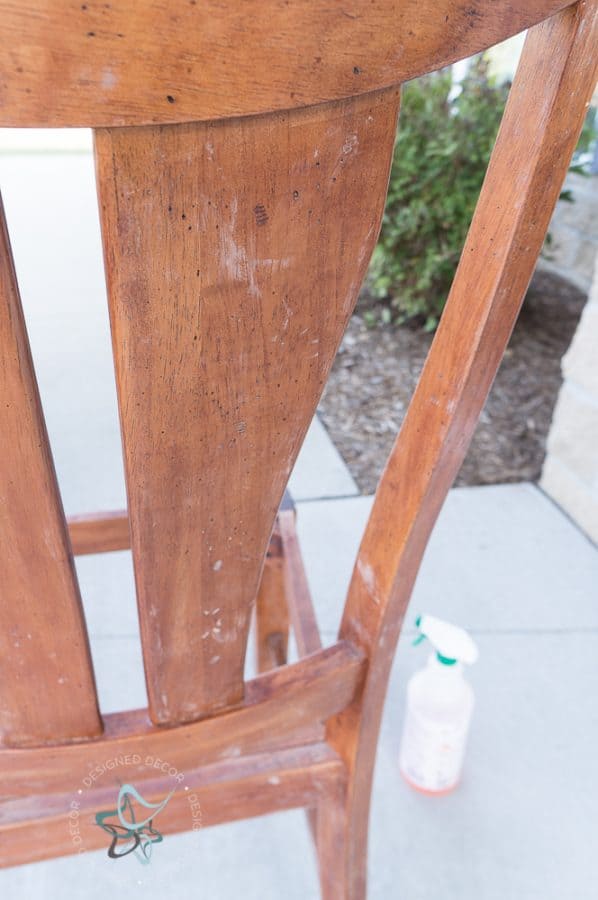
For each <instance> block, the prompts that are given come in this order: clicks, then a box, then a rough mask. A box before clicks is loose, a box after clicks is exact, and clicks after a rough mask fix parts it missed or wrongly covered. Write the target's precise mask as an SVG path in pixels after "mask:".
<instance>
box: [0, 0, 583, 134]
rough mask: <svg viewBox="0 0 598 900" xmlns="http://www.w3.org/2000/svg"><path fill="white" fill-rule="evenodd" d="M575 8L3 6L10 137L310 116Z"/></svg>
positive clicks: (132, 2)
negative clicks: (27, 132) (312, 110)
mask: <svg viewBox="0 0 598 900" xmlns="http://www.w3.org/2000/svg"><path fill="white" fill-rule="evenodd" d="M569 5H571V2H570V0H527V2H526V3H520V2H518V0H500V2H496V0H468V2H459V0H372V2H367V3H366V2H364V0H346V2H342V3H341V2H331V0H328V2H324V0H301V2H300V3H289V2H288V0H243V2H242V3H239V2H238V0H184V2H181V0H178V2H176V3H173V2H171V0H152V2H144V3H139V2H138V0H124V2H120V3H118V4H114V5H113V4H111V3H107V2H97V0H87V2H80V0H76V2H75V0H18V2H17V0H6V2H1V0H0V85H1V87H0V125H2V126H18V127H76V126H79V127H100V126H107V127H110V126H112V127H114V126H123V125H145V124H168V123H175V122H189V121H202V120H209V119H220V118H228V117H232V116H244V115H255V114H259V113H265V112H272V111H275V110H283V109H292V108H294V107H301V106H310V105H314V104H317V103H324V102H327V101H332V100H338V99H341V98H345V97H351V96H355V95H357V94H362V93H366V92H368V91H373V90H377V89H379V88H383V87H386V86H389V85H392V84H397V83H400V82H404V81H408V80H409V79H411V78H414V77H416V76H417V75H422V74H424V73H425V72H430V71H433V70H435V69H439V68H442V67H443V66H446V65H448V64H450V63H453V62H455V61H456V60H458V59H461V58H463V57H466V56H469V55H471V54H472V53H476V52H478V51H480V50H484V49H486V48H487V47H490V46H492V45H493V44H495V43H498V42H499V41H502V40H504V39H505V38H508V37H510V36H511V35H513V34H517V33H518V32H520V31H523V30H524V29H526V28H528V27H530V26H531V25H534V24H536V23H538V22H540V21H542V20H543V19H546V18H548V17H549V16H551V15H553V14H554V13H556V12H557V11H558V10H560V9H563V8H564V7H566V6H569Z"/></svg>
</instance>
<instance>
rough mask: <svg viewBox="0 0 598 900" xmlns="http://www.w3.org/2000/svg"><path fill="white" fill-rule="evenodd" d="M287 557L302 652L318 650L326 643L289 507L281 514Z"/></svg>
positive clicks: (286, 572)
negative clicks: (321, 633) (323, 640)
mask: <svg viewBox="0 0 598 900" xmlns="http://www.w3.org/2000/svg"><path fill="white" fill-rule="evenodd" d="M278 521H279V529H280V537H281V541H282V558H283V560H284V583H285V587H286V590H285V596H286V601H287V606H288V610H289V614H290V619H291V623H292V626H293V633H294V635H295V642H296V644H297V651H298V653H299V656H307V655H308V654H309V653H315V651H316V650H319V649H320V648H321V647H322V641H321V639H320V630H319V628H318V621H317V619H316V613H315V610H314V607H313V603H312V599H311V593H310V590H309V585H308V583H307V575H306V573H305V568H304V566H303V559H302V557H301V548H300V547H299V539H298V537H297V530H296V528H295V512H294V511H293V510H285V511H284V512H281V513H280V514H279V516H278Z"/></svg>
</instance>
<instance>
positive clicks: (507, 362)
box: [319, 272, 586, 494]
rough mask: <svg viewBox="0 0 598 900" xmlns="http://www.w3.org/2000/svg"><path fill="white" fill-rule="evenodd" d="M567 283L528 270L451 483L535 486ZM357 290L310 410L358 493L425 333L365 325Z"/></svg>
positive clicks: (401, 401) (575, 296) (397, 414)
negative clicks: (513, 321) (521, 299)
mask: <svg viewBox="0 0 598 900" xmlns="http://www.w3.org/2000/svg"><path fill="white" fill-rule="evenodd" d="M585 299H586V298H585V296H584V294H583V293H582V292H581V291H579V290H578V289H577V288H575V287H574V286H573V285H571V284H569V283H568V282H566V281H564V280H563V279H561V278H558V277H557V276H555V275H552V274H549V273H547V272H537V273H536V274H535V276H534V278H533V281H532V284H531V286H530V289H529V291H528V294H527V297H526V300H525V303H524V305H523V309H522V312H521V315H520V317H519V321H518V323H517V325H516V327H515V330H514V332H513V336H512V338H511V341H510V344H509V347H508V349H507V352H506V355H505V358H504V360H503V362H502V365H501V367H500V370H499V373H498V375H497V378H496V381H495V383H494V386H493V388H492V391H491V393H490V396H489V398H488V401H487V403H486V406H485V408H484V411H483V412H482V416H481V419H480V422H479V423H478V427H477V430H476V432H475V434H474V437H473V441H472V444H471V447H470V449H469V452H468V455H467V457H466V459H465V462H464V463H463V466H462V468H461V471H460V473H459V476H458V478H457V482H456V483H457V484H460V485H472V484H495V483H499V482H503V483H504V482H510V481H535V480H537V479H538V478H539V476H540V472H541V469H542V463H543V460H544V453H545V447H546V437H547V434H548V430H549V427H550V422H551V419H552V413H553V409H554V405H555V403H556V399H557V394H558V391H559V388H560V385H561V381H562V378H561V369H560V362H561V357H562V356H563V354H564V353H565V351H566V350H567V348H568V346H569V344H570V342H571V339H572V337H573V334H574V332H575V328H576V326H577V322H578V320H579V316H580V314H581V311H582V309H583V306H584V303H585ZM372 303H373V301H372V300H371V299H370V298H369V297H368V296H367V294H363V295H362V297H361V298H360V301H359V303H358V306H357V310H356V313H355V315H354V316H353V318H352V319H351V322H350V324H349V327H348V329H347V333H346V334H345V337H344V339H343V342H342V345H341V348H340V350H339V353H338V356H337V358H336V360H335V363H334V366H333V370H332V373H331V376H330V380H329V382H328V385H327V387H326V390H325V392H324V396H323V397H322V400H321V403H320V406H319V414H320V418H321V419H322V421H323V423H324V425H325V426H326V428H327V430H328V433H329V434H330V436H331V438H332V440H333V441H334V443H335V444H336V446H337V447H338V449H339V451H340V453H341V454H342V456H343V458H344V460H345V462H346V463H347V465H348V467H349V469H350V471H351V473H352V475H353V477H354V478H355V480H356V482H357V484H358V485H359V489H360V490H361V491H362V492H363V493H366V494H370V493H372V492H373V491H374V490H375V487H376V483H377V480H378V477H379V475H380V472H381V471H382V468H383V466H384V463H385V462H386V458H387V456H388V454H389V452H390V449H391V447H392V443H393V441H394V438H395V436H396V434H397V432H398V430H399V427H400V425H401V422H402V420H403V417H404V415H405V412H406V410H407V406H408V404H409V400H410V398H411V395H412V393H413V389H414V387H415V384H416V382H417V378H418V376H419V373H420V370H421V367H422V365H423V362H424V360H425V357H426V354H427V352H428V349H429V346H430V344H431V341H432V336H431V335H429V334H426V333H425V332H423V331H421V330H418V329H416V328H411V327H407V326H403V327H400V328H397V327H393V326H388V325H387V326H382V325H378V326H376V327H374V328H368V327H367V326H366V325H365V323H364V320H363V312H364V310H366V309H368V308H371V306H372Z"/></svg>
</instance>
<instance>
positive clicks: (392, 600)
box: [330, 3, 598, 898]
mask: <svg viewBox="0 0 598 900" xmlns="http://www.w3.org/2000/svg"><path fill="white" fill-rule="evenodd" d="M597 46H598V14H597V6H596V4H595V3H592V4H587V5H585V4H582V5H580V6H579V7H578V8H577V9H571V10H567V11H566V12H564V13H562V14H560V15H559V16H557V17H556V18H554V19H551V20H550V21H548V22H546V23H544V24H542V25H541V26H538V27H537V28H536V29H534V30H533V31H532V32H530V34H529V35H528V38H527V40H526V43H525V47H524V51H523V54H522V58H521V62H520V64H519V69H518V72H517V75H516V78H515V81H514V83H513V87H512V89H511V92H510V96H509V100H508V103H507V107H506V110H505V115H504V118H503V122H502V125H501V128H500V131H499V134H498V137H497V141H496V145H495V148H494V152H493V154H492V159H491V162H490V166H489V169H488V172H487V175H486V179H485V182H484V186H483V188H482V193H481V195H480V199H479V202H478V206H477V209H476V213H475V216H474V220H473V222H472V225H471V228H470V231H469V235H468V238H467V241H466V244H465V247H464V250H463V254H462V257H461V262H460V265H459V268H458V271H457V274H456V276H455V280H454V283H453V286H452V289H451V292H450V295H449V298H448V302H447V305H446V309H445V312H444V314H443V316H442V321H441V323H440V327H439V329H438V331H437V333H436V336H435V338H434V342H433V344H432V347H431V349H430V353H429V356H428V359H427V360H426V364H425V366H424V369H423V372H422V375H421V378H420V381H419V383H418V385H417V388H416V391H415V394H414V396H413V399H412V402H411V405H410V407H409V410H408V413H407V416H406V418H405V420H404V423H403V427H402V429H401V432H400V434H399V436H398V438H397V440H396V443H395V446H394V448H393V450H392V453H391V456H390V458H389V460H388V463H387V466H386V469H385V471H384V473H383V476H382V478H381V481H380V484H379V487H378V491H377V494H376V499H375V503H374V507H373V509H372V512H371V515H370V519H369V521H368V525H367V527H366V531H365V534H364V537H363V541H362V543H361V547H360V549H359V553H358V557H357V563H356V566H355V570H354V573H353V578H352V580H351V585H350V589H349V595H348V598H347V603H346V607H345V612H344V615H343V620H342V624H341V629H340V635H341V636H342V637H344V638H345V639H347V640H350V641H352V642H354V643H355V645H356V646H358V647H361V648H362V649H363V650H364V652H365V653H366V654H367V655H368V657H370V659H371V665H370V668H369V672H368V677H367V680H366V685H365V689H364V693H363V695H362V697H360V699H359V701H358V702H357V703H356V704H355V705H354V706H353V707H352V708H350V709H349V710H348V711H347V712H346V713H343V715H342V716H341V717H340V718H339V719H338V721H336V722H333V723H332V725H331V728H330V739H331V740H332V743H333V745H335V746H337V747H338V749H339V751H340V752H341V754H342V755H343V757H344V758H345V759H346V761H347V765H348V766H349V769H350V770H351V772H352V774H353V777H352V779H351V781H350V786H349V791H348V794H347V814H346V818H345V820H344V821H345V827H346V835H345V837H346V844H345V847H344V867H345V868H344V871H343V872H342V874H340V873H339V877H340V878H343V879H347V880H348V888H347V896H348V897H351V898H352V897H362V896H363V895H364V892H365V878H366V860H365V848H366V843H367V821H368V807H369V797H370V787H371V784H370V781H371V772H372V768H373V761H374V757H375V752H376V742H377V736H378V730H379V724H380V716H381V713H382V707H383V702H384V695H385V692H386V684H387V680H388V674H389V670H390V665H391V662H392V658H393V655H394V651H395V647H396V643H397V640H398V636H399V631H400V627H401V624H402V620H403V616H404V613H405V609H406V607H407V603H408V601H409V597H410V594H411V590H412V588H413V584H414V581H415V577H416V575H417V570H418V567H419V564H420V562H421V558H422V556H423V553H424V550H425V547H426V543H427V541H428V538H429V536H430V532H431V530H432V527H433V525H434V522H435V521H436V518H437V516H438V513H439V511H440V508H441V506H442V503H443V501H444V499H445V497H446V494H447V492H448V489H449V488H450V486H451V484H452V483H453V481H454V479H455V477H456V475H457V472H458V471H459V468H460V466H461V463H462V462H463V459H464V457H465V453H466V451H467V447H468V445H469V441H470V439H471V436H472V434H473V431H474V428H475V425H476V422H477V419H478V416H479V414H480V412H481V410H482V407H483V405H484V401H485V399H486V396H487V394H488V391H489V390H490V386H491V384H492V381H493V379H494V376H495V374H496V371H497V369H498V366H499V364H500V361H501V358H502V355H503V353H504V350H505V347H506V345H507V342H508V340H509V337H510V334H511V331H512V329H513V325H514V323H515V320H516V318H517V314H518V312H519V309H520V306H521V303H522V301H523V297H524V295H525V291H526V289H527V286H528V284H529V281H530V279H531V276H532V274H533V270H534V266H535V262H536V259H537V257H538V254H539V252H540V249H541V246H542V242H543V240H544V235H545V233H546V229H547V228H548V223H549V221H550V216H551V213H552V210H553V208H554V206H555V204H556V201H557V199H558V195H559V191H560V188H561V185H562V182H563V179H564V177H565V174H566V172H567V168H568V165H569V160H570V158H571V154H572V152H573V150H574V148H575V144H576V142H577V138H578V136H579V132H580V130H581V125H582V122H583V117H584V113H585V110H586V108H587V104H588V102H589V99H590V97H591V94H592V91H593V88H594V85H595V84H596V74H597V67H598V56H597V54H596V48H597ZM336 858H337V859H338V856H337V857H336Z"/></svg>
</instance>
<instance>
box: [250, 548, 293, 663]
mask: <svg viewBox="0 0 598 900" xmlns="http://www.w3.org/2000/svg"><path fill="white" fill-rule="evenodd" d="M288 641H289V614H288V609H287V602H286V598H285V590H284V569H283V558H282V556H271V557H268V559H267V560H266V565H265V566H264V571H263V574H262V581H261V584H260V588H259V591H258V594H257V600H256V644H257V648H256V649H257V667H258V671H259V672H267V671H268V670H269V669H274V668H276V667H277V666H282V665H284V664H285V663H286V661H287V647H288Z"/></svg>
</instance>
